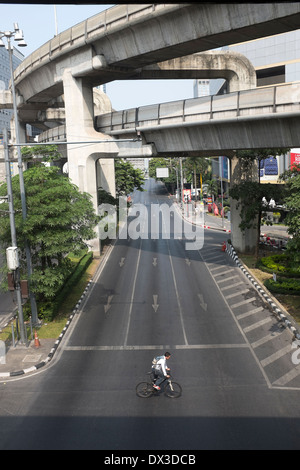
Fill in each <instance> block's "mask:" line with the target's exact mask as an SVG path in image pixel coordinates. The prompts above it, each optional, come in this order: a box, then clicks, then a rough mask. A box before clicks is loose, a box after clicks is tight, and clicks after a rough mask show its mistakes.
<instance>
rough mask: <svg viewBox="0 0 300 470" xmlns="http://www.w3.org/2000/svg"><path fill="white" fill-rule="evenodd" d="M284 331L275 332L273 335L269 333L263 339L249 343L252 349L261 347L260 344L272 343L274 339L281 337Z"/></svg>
mask: <svg viewBox="0 0 300 470" xmlns="http://www.w3.org/2000/svg"><path fill="white" fill-rule="evenodd" d="M283 331H284V330H282V331H276V332H274V333H270V334H269V335H266V336H264V337H263V338H261V339H258V340H257V341H254V343H251V346H252V348H253V349H255V348H258V347H259V346H261V345H262V344H265V343H267V342H268V341H272V340H273V339H274V338H276V337H277V336H279V335H281V334H282V333H283Z"/></svg>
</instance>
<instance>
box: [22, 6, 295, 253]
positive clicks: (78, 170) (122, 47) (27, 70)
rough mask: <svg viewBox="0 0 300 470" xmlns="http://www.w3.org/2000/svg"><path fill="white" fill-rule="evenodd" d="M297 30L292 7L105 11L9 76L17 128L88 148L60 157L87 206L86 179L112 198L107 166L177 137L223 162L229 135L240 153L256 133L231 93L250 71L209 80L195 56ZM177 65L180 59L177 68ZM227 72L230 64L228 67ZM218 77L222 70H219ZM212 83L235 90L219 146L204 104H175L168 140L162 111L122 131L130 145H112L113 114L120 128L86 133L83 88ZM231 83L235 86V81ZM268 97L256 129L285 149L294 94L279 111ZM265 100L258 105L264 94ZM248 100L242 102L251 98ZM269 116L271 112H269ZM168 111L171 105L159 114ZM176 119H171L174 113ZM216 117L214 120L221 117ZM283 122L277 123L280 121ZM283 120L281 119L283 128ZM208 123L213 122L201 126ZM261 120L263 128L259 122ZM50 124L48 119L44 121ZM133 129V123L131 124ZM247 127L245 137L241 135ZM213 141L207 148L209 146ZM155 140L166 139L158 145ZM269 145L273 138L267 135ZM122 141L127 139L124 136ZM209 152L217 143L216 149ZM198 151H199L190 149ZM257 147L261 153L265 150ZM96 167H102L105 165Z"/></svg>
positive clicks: (87, 101) (115, 135) (89, 110)
mask: <svg viewBox="0 0 300 470" xmlns="http://www.w3.org/2000/svg"><path fill="white" fill-rule="evenodd" d="M299 25H300V4H299V3H298V2H297V3H274V4H272V3H262V4H256V3H249V4H245V3H241V4H210V3H204V4H201V3H198V4H193V3H191V4H170V5H168V4H143V5H130V4H129V5H128V4H127V5H126V4H125V5H118V6H115V7H113V8H110V9H109V10H106V11H104V12H103V13H100V14H99V15H95V16H93V17H91V18H88V19H87V20H85V21H84V22H82V23H79V24H78V25H76V26H74V27H72V28H70V29H68V30H66V31H64V32H62V33H61V34H59V35H58V36H56V37H55V38H53V39H51V40H50V41H49V42H47V43H46V44H45V45H43V46H42V47H40V48H39V49H38V50H37V51H35V52H34V53H33V54H31V55H30V56H29V57H28V58H26V59H25V60H24V61H23V62H22V64H20V66H19V67H18V68H17V69H16V71H15V84H16V89H17V94H18V112H19V118H20V122H21V125H22V124H23V126H25V124H26V123H31V124H34V125H36V126H38V127H40V128H42V129H43V131H45V133H46V134H44V137H43V138H45V139H46V140H47V139H49V138H50V134H51V135H52V137H53V136H55V138H59V137H62V138H63V141H66V142H72V141H76V142H82V143H83V142H87V141H88V142H91V141H92V142H95V143H92V144H90V145H89V146H87V145H82V146H79V145H78V144H77V145H76V146H74V145H72V144H66V150H67V158H68V164H69V176H70V178H71V179H72V181H73V182H74V183H75V184H77V185H78V186H79V188H80V189H81V190H84V191H87V192H89V193H90V194H92V196H93V200H94V203H95V205H96V204H97V197H96V194H97V181H96V174H97V173H98V175H100V177H101V178H102V180H101V184H102V186H104V187H105V185H104V184H103V181H105V180H106V183H107V184H106V186H107V188H108V189H110V190H111V192H112V193H113V190H112V188H113V186H114V177H113V165H112V164H111V163H112V160H110V159H113V158H115V157H119V156H124V155H131V156H134V155H140V156H151V155H153V153H155V152H161V153H168V152H171V153H172V152H173V148H174V147H176V145H175V146H174V145H173V143H174V142H176V144H178V142H179V140H180V142H181V146H183V142H187V139H186V137H185V136H186V135H187V134H188V136H189V137H188V139H189V141H190V145H191V148H190V149H188V148H185V150H189V151H191V152H198V151H200V150H201V147H200V145H199V142H200V140H201V141H202V142H205V144H206V146H205V149H203V150H205V152H206V154H207V152H208V151H211V152H215V151H216V150H217V149H218V151H219V149H220V148H223V149H224V148H225V147H226V148H227V149H228V152H229V151H230V150H232V149H233V148H238V146H237V145H234V144H235V136H236V132H237V128H238V129H242V131H241V132H244V135H247V137H248V139H247V144H244V145H247V146H249V145H250V137H249V135H250V134H251V132H252V133H253V134H255V133H256V130H255V128H254V127H253V126H257V124H255V123H258V116H256V115H255V113H254V112H253V109H252V111H250V113H249V116H248V118H247V119H248V122H247V123H246V120H247V119H246V118H245V116H243V111H242V106H241V103H242V100H243V98H244V97H246V95H242V94H241V92H240V90H244V89H246V88H250V89H251V88H254V87H255V81H254V79H253V70H251V65H250V66H249V67H248V71H247V73H246V75H243V74H242V72H241V71H239V72H237V71H236V70H233V66H231V68H230V67H229V66H228V62H227V66H223V71H222V75H221V72H220V70H219V71H218V72H217V70H218V66H216V57H214V58H212V57H211V58H210V59H208V58H206V59H207V60H210V61H211V65H210V66H209V67H206V70H205V65H203V62H201V61H203V60H204V58H203V57H202V58H201V57H199V56H198V57H197V55H198V54H199V53H200V52H204V51H208V50H210V49H215V48H218V47H220V46H224V45H228V44H232V43H237V42H243V41H247V40H251V39H255V38H259V37H265V36H268V35H272V34H278V33H283V32H286V31H290V30H293V29H298V28H299ZM195 54H196V55H195ZM187 56H190V57H189V58H187ZM185 58H186V59H185ZM236 59H237V58H236ZM220 60H221V59H220ZM237 62H238V61H237V60H236V61H235V63H236V64H237ZM200 63H202V65H200ZM195 64H196V65H195ZM198 69H200V70H201V72H199V71H198ZM219 69H222V67H220V65H219ZM244 69H247V64H244ZM224 70H226V71H224ZM214 73H215V74H216V75H215V76H224V78H227V79H228V80H229V81H230V83H231V85H232V89H231V91H233V90H234V91H235V92H236V90H237V92H236V93H238V94H236V93H235V94H234V95H228V97H227V98H224V99H225V100H226V99H227V104H226V103H225V102H223V104H225V106H226V105H228V103H229V102H230V100H232V103H233V104H230V105H229V109H232V107H233V108H234V113H235V114H234V115H233V116H231V117H230V118H229V116H228V122H227V124H226V122H225V121H226V119H225V120H223V128H224V131H222V132H225V134H226V139H227V144H226V145H225V143H224V142H225V141H224V140H223V136H222V132H221V128H220V127H217V125H216V124H217V120H216V119H215V118H216V117H217V115H218V113H217V112H216V107H217V106H218V104H217V99H216V100H214V102H210V103H204V102H201V103H200V102H197V103H196V102H194V103H193V102H188V101H186V102H184V103H180V104H178V102H177V104H176V105H174V106H175V108H176V106H177V108H178V106H179V107H180V106H181V105H182V107H184V110H181V111H180V112H179V114H178V116H177V117H176V119H177V118H178V119H179V121H178V122H176V119H175V120H173V122H172V123H171V122H169V124H168V131H166V128H167V122H166V121H165V122H164V129H165V130H164V131H162V127H161V126H162V121H163V119H162V118H163V115H162V114H161V112H162V110H163V108H164V105H160V110H159V113H158V114H157V116H156V118H155V119H154V122H152V123H151V126H152V130H150V129H149V125H148V124H149V123H148V124H147V125H148V129H146V127H147V125H146V127H145V125H144V124H143V125H142V124H141V120H140V121H139V123H140V124H141V125H139V126H136V125H134V127H133V128H131V129H130V131H131V133H132V132H133V133H132V135H131V136H136V131H139V133H140V132H141V133H142V136H144V138H143V139H141V140H139V141H131V142H120V136H121V131H122V132H129V130H128V128H126V126H127V124H126V125H125V121H124V113H123V114H122V116H123V117H122V119H123V121H122V125H123V128H121V129H118V128H112V127H111V125H107V119H108V120H109V119H110V120H111V121H113V120H114V117H115V116H114V114H113V115H111V117H110V118H108V117H107V116H103V117H101V116H100V118H98V119H97V120H96V123H97V126H98V128H97V127H96V128H95V125H94V123H95V119H94V103H93V87H95V86H97V85H101V84H103V83H107V82H109V81H112V80H120V79H140V78H154V77H157V78H168V77H170V76H172V78H174V77H176V76H177V77H180V78H182V77H193V76H198V77H200V76H203V74H208V75H209V76H210V77H212V76H213V74H214ZM237 76H239V77H240V79H235V78H236V77H237ZM234 87H235V88H234ZM286 90H287V89H286ZM271 93H272V91H271ZM274 93H275V92H274V91H273V101H272V104H271V105H270V103H269V97H268V98H267V99H266V101H267V102H266V111H265V112H264V114H265V116H267V115H268V116H267V119H266V118H262V119H263V120H264V122H265V123H266V122H267V120H269V123H270V124H269V123H268V125H270V126H271V127H272V126H275V123H276V126H280V129H281V131H280V135H281V136H283V133H285V132H287V129H288V128H289V129H290V135H291V136H292V137H291V139H292V140H291V141H293V145H294V140H293V139H294V133H295V131H294V127H293V122H295V125H297V124H298V114H299V106H298V108H297V105H299V90H298V88H295V89H293V90H292V93H294V95H293V97H292V98H291V97H289V98H286V97H285V98H284V100H283V101H284V102H282V103H280V99H281V98H279V96H282V93H281V90H280V91H279V88H278V89H276V96H275V97H274ZM284 94H285V92H283V95H284ZM266 96H268V93H267V92H266ZM295 96H296V98H297V99H296V101H295V99H294V98H295ZM249 97H250V99H251V97H252V95H251V96H250V95H249ZM219 104H221V102H220V103H219ZM223 104H222V105H223ZM194 105H196V106H199V107H200V108H201V111H200V112H196V114H198V115H201V114H203V115H205V113H206V114H207V113H208V114H209V118H208V119H206V121H205V119H202V121H201V118H200V119H198V120H197V122H196V120H195V116H193V117H192V118H191V119H192V120H193V119H194V121H193V124H192V121H191V120H190V118H189V117H188V116H189V114H188V113H189V112H190V110H191V109H192V108H193V107H194ZM270 106H271V107H272V112H270V110H269V107H270ZM280 106H281V108H280ZM169 107H172V105H171V104H169ZM200 108H199V109H200ZM250 108H251V106H249V109H250ZM283 108H285V109H283ZM141 109H142V108H141ZM199 109H198V111H199ZM236 110H238V112H237V111H236ZM227 111H228V110H227ZM278 111H279V112H278ZM176 112H177V113H178V109H177V111H176ZM219 112H220V113H222V112H223V110H222V108H220V110H219ZM275 112H278V115H277V116H276V119H273V117H274V115H275ZM126 113H127V116H129V114H130V112H129V111H126ZM283 113H285V117H283V116H282V114H283ZM288 113H290V117H289V118H288V119H289V121H288V119H287V114H288ZM191 114H193V113H191ZM212 115H214V116H213V117H214V119H211V116H212ZM270 115H272V119H269V118H270V117H271V116H270ZM50 116H51V119H49V117H50ZM140 117H141V116H138V118H140ZM134 119H135V122H136V116H135V118H134ZM180 119H181V121H180ZM230 119H231V121H230ZM232 119H233V120H232ZM243 119H244V120H245V122H244V121H243ZM155 120H156V123H155ZM157 120H159V121H160V122H157ZM294 120H295V121H294ZM128 122H129V121H128ZM155 126H156V128H154V127H155ZM172 126H173V127H172ZM251 126H252V130H251V131H250V134H249V128H250V127H251ZM276 126H275V127H276ZM275 127H273V129H275ZM50 129H51V130H50ZM159 129H160V130H159ZM172 129H173V130H172ZM176 129H177V130H176ZM99 131H100V132H99ZM216 132H217V134H218V138H217V139H216V138H215V136H216ZM275 133H276V134H275ZM163 134H164V136H168V137H167V138H165V137H164V136H163ZM274 135H278V132H277V129H275V132H274ZM128 136H129V137H131V136H130V135H129V134H128ZM128 136H125V137H128ZM145 136H146V137H145ZM178 136H179V140H178ZM240 136H241V134H240ZM163 139H165V140H163ZM118 140H119V142H118ZM287 140H288V139H286V137H285V140H284V141H283V140H282V141H281V142H282V143H281V145H280V146H283V145H284V142H286V141H287ZM153 142H154V143H155V145H153ZM197 142H198V143H197ZM216 142H218V145H217V147H216ZM198 145H199V148H197V146H198ZM264 146H266V145H265V141H264ZM274 146H278V145H277V143H276V145H275V143H274ZM297 146H298V144H297ZM176 148H178V147H176ZM104 159H106V160H105V162H106V164H105V165H104ZM107 159H108V160H107ZM99 161H100V162H101V163H100V165H99V164H98V169H97V165H96V163H97V162H99ZM237 243H239V244H240V246H236V248H237V249H241V250H243V249H244V247H245V245H249V243H250V245H251V237H250V242H247V241H240V242H237Z"/></svg>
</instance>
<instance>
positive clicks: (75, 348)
mask: <svg viewBox="0 0 300 470" xmlns="http://www.w3.org/2000/svg"><path fill="white" fill-rule="evenodd" d="M238 348H249V345H248V344H247V343H242V344H175V345H170V344H167V345H166V344H156V345H155V344H154V345H132V346H130V345H124V346H66V347H65V348H64V350H65V351H135V350H136V351H142V350H147V351H148V350H157V349H158V350H159V349H173V350H174V349H238Z"/></svg>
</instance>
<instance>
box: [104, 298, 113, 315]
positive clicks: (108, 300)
mask: <svg viewBox="0 0 300 470" xmlns="http://www.w3.org/2000/svg"><path fill="white" fill-rule="evenodd" d="M112 299H113V295H109V296H108V299H107V304H106V305H104V312H105V313H107V312H108V310H109V309H110V307H111V301H112Z"/></svg>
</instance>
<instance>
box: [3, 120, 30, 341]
mask: <svg viewBox="0 0 300 470" xmlns="http://www.w3.org/2000/svg"><path fill="white" fill-rule="evenodd" d="M3 146H4V156H5V170H6V182H7V199H8V206H9V220H10V233H11V242H12V248H14V249H15V250H16V256H17V262H16V266H15V267H14V273H15V276H14V277H15V289H16V295H17V305H18V317H19V325H20V342H21V343H22V344H26V335H25V327H24V318H23V305H22V295H21V288H20V271H19V262H18V247H17V234H16V225H15V211H14V202H13V192H12V185H11V174H10V165H9V155H8V138H7V129H3Z"/></svg>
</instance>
